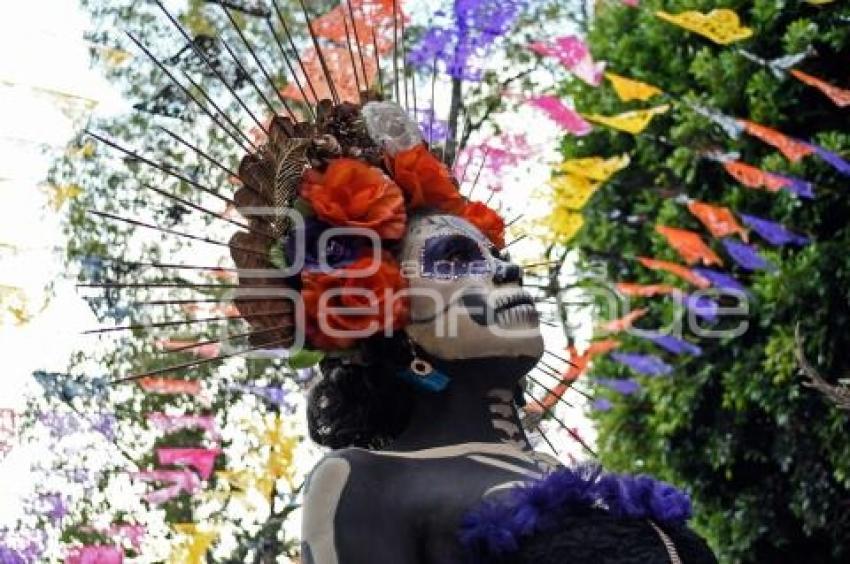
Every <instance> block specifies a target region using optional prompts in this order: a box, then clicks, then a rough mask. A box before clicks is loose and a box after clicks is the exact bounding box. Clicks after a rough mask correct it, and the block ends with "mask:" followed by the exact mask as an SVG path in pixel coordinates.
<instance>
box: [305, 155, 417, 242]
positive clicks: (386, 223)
mask: <svg viewBox="0 0 850 564" xmlns="http://www.w3.org/2000/svg"><path fill="white" fill-rule="evenodd" d="M301 196H303V197H304V198H305V199H306V200H307V201H308V202H310V205H311V206H312V207H313V210H314V211H315V212H316V215H317V216H318V217H319V218H320V219H322V220H324V221H326V222H328V223H330V224H331V225H335V226H349V227H364V228H367V229H372V230H374V231H375V232H376V233H377V234H378V236H379V237H380V238H381V239H401V238H402V237H403V236H404V231H405V223H406V221H407V214H406V213H405V210H404V195H403V194H402V192H401V190H400V189H399V187H398V186H397V185H396V184H395V183H394V182H393V181H392V180H390V179H389V178H388V177H387V176H386V175H385V174H384V173H383V172H381V170H380V169H377V168H375V167H373V166H369V165H368V164H365V163H363V162H360V161H358V160H354V159H334V160H332V161H331V162H330V164H329V165H328V167H327V169H326V170H325V172H323V173H322V172H319V171H317V170H315V169H311V170H308V171H307V172H306V173H304V180H303V182H302V184H301Z"/></svg>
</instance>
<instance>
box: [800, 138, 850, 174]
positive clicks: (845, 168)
mask: <svg viewBox="0 0 850 564" xmlns="http://www.w3.org/2000/svg"><path fill="white" fill-rule="evenodd" d="M809 146H810V147H811V148H812V149H814V150H815V154H816V155H817V156H819V157H820V158H821V159H823V160H824V161H826V162H827V163H829V165H830V166H831V167H832V168H834V169H835V170H837V171H838V172H840V173H841V174H843V175H844V176H850V163H848V162H847V161H845V160H844V159H843V158H841V156H840V155H838V154H836V153H833V152H832V151H828V150H826V149H824V148H823V147H819V146H817V145H809Z"/></svg>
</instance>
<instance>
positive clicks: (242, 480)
mask: <svg viewBox="0 0 850 564" xmlns="http://www.w3.org/2000/svg"><path fill="white" fill-rule="evenodd" d="M215 475H216V477H217V478H219V479H220V480H222V481H223V482H227V484H228V486H229V487H230V488H231V489H235V490H240V491H241V492H243V493H244V492H249V491H252V490H254V491H257V492H259V493H260V494H262V496H263V498H265V499H266V500H269V499H271V496H272V493H273V491H274V483H275V478H274V477H272V476H269V475H266V474H265V470H261V471H260V472H255V471H252V470H222V471H220V472H216V473H215Z"/></svg>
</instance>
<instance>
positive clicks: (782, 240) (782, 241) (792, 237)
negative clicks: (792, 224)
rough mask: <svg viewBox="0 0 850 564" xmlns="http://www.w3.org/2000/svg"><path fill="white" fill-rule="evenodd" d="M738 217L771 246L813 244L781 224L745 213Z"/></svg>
mask: <svg viewBox="0 0 850 564" xmlns="http://www.w3.org/2000/svg"><path fill="white" fill-rule="evenodd" d="M738 215H740V216H741V219H742V220H744V223H745V224H747V227H750V228H751V229H752V230H753V231H755V232H756V233H758V234H759V235H761V237H762V239H764V240H765V241H767V242H768V243H770V244H771V245H775V246H777V247H781V246H783V245H807V244H809V243H810V242H811V241H810V239H809V238H808V237H804V236H802V235H797V234H796V233H794V232H793V231H789V230H788V229H786V228H785V226H784V225H782V224H781V223H777V222H775V221H769V220H767V219H761V218H759V217H756V216H754V215H747V214H744V213H742V214H738Z"/></svg>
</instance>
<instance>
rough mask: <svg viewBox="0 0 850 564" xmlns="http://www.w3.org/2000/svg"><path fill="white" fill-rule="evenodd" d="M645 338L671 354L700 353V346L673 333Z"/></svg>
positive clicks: (697, 354) (696, 354) (692, 354)
mask: <svg viewBox="0 0 850 564" xmlns="http://www.w3.org/2000/svg"><path fill="white" fill-rule="evenodd" d="M647 339H648V340H649V341H652V342H653V343H654V344H656V345H658V346H659V347H661V348H662V349H665V350H667V351H669V352H671V353H673V354H689V355H691V356H701V355H702V349H701V348H699V347H698V346H696V345H695V344H693V343H689V342H688V341H686V340H684V339H679V338H678V337H674V336H673V335H651V336H649V337H647Z"/></svg>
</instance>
